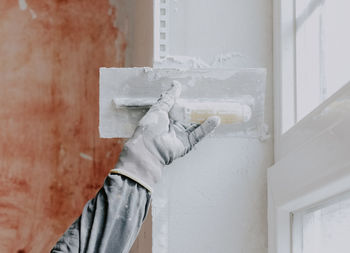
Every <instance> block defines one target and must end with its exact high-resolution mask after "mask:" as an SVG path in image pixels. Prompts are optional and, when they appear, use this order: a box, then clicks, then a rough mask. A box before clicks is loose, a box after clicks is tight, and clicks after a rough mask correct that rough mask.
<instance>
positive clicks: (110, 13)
mask: <svg viewBox="0 0 350 253" xmlns="http://www.w3.org/2000/svg"><path fill="white" fill-rule="evenodd" d="M112 13H113V10H112V8H109V9H108V16H111V15H112Z"/></svg>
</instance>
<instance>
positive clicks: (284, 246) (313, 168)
mask: <svg viewBox="0 0 350 253" xmlns="http://www.w3.org/2000/svg"><path fill="white" fill-rule="evenodd" d="M273 7H274V108H275V110H274V115H275V126H274V127H275V135H274V136H275V164H274V165H273V166H272V167H271V168H269V169H268V230H269V253H291V252H292V238H293V234H292V232H293V231H292V219H293V215H292V213H293V212H295V211H296V210H301V209H306V208H309V207H310V206H313V205H314V204H316V203H319V202H322V201H325V200H327V199H330V198H334V197H336V196H339V195H340V194H343V193H344V192H347V191H350V83H349V84H347V85H345V86H344V87H342V88H341V89H340V90H338V91H337V92H336V93H335V94H334V95H332V96H331V97H329V98H328V99H327V100H326V101H324V102H323V103H322V104H321V105H319V106H318V107H317V108H316V109H315V110H313V111H312V112H311V113H310V114H308V115H307V116H306V117H305V118H303V119H302V120H300V121H299V122H298V123H296V124H295V122H296V121H297V120H296V102H295V101H296V85H295V80H296V79H295V76H296V74H295V69H296V68H295V66H296V65H295V60H296V57H295V56H296V47H295V1H294V0H292V1H291V0H274V5H273ZM282 123H284V124H287V125H289V126H292V125H293V127H291V128H290V129H289V130H288V131H287V132H285V133H283V134H282V129H283V127H284V126H283V125H282Z"/></svg>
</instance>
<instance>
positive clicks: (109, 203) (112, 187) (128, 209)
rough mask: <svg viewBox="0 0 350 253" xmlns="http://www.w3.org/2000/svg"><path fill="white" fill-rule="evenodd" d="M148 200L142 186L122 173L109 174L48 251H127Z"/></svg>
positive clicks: (143, 214) (60, 252)
mask: <svg viewBox="0 0 350 253" xmlns="http://www.w3.org/2000/svg"><path fill="white" fill-rule="evenodd" d="M150 200H151V194H150V193H149V192H148V191H147V190H146V189H145V188H144V187H143V186H141V185H139V184H138V183H136V182H135V181H133V180H131V179H129V178H127V177H124V176H122V175H118V174H109V175H108V177H107V178H106V180H105V182H104V185H103V187H102V188H101V189H100V191H99V192H98V193H97V195H96V196H95V198H93V199H91V200H90V201H88V203H87V204H86V205H85V207H84V210H83V212H82V214H81V216H80V217H79V218H78V219H77V220H76V221H75V222H74V223H73V224H72V225H71V226H70V227H69V228H68V229H67V231H66V232H65V233H64V234H63V236H62V237H61V238H60V240H59V241H58V242H57V244H56V245H55V246H54V248H53V249H52V250H51V252H52V253H62V252H70V253H78V252H79V253H97V252H105V253H112V252H113V253H127V252H129V250H130V248H131V246H132V244H133V243H134V241H135V239H136V237H137V234H138V232H139V230H140V227H141V225H142V222H143V220H144V219H145V217H146V215H147V211H148V208H149V205H150Z"/></svg>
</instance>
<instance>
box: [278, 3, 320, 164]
mask: <svg viewBox="0 0 350 253" xmlns="http://www.w3.org/2000/svg"><path fill="white" fill-rule="evenodd" d="M323 1H325V0H313V2H312V5H313V6H316V5H318V4H322V2H323ZM273 9H274V11H273V12H274V13H273V15H274V22H273V33H274V36H273V44H274V46H273V54H274V57H273V60H274V118H275V120H274V136H275V138H274V146H275V160H276V161H278V160H279V159H281V158H282V157H283V156H285V155H286V154H287V153H288V152H290V151H291V150H293V149H294V148H296V147H297V145H293V146H291V145H290V144H291V143H290V140H291V139H293V138H294V136H295V135H298V132H300V127H299V122H301V121H302V120H303V119H302V120H299V121H298V119H297V114H298V103H297V101H298V97H297V66H296V63H297V47H296V44H297V38H296V27H297V26H298V25H300V23H301V22H304V21H305V20H304V21H300V17H299V18H297V17H296V0H292V1H290V0H274V1H273ZM312 13H313V10H309V13H308V14H309V15H311V14H312ZM306 117H307V116H306Z"/></svg>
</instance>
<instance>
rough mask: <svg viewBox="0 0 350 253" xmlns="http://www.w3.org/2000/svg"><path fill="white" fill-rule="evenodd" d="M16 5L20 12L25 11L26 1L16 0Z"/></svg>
mask: <svg viewBox="0 0 350 253" xmlns="http://www.w3.org/2000/svg"><path fill="white" fill-rule="evenodd" d="M18 5H19V8H20V9H21V10H22V11H25V10H26V9H27V6H28V5H27V2H26V0H18Z"/></svg>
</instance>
